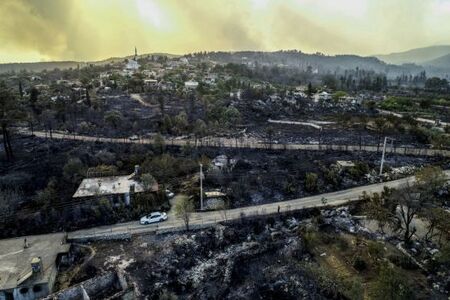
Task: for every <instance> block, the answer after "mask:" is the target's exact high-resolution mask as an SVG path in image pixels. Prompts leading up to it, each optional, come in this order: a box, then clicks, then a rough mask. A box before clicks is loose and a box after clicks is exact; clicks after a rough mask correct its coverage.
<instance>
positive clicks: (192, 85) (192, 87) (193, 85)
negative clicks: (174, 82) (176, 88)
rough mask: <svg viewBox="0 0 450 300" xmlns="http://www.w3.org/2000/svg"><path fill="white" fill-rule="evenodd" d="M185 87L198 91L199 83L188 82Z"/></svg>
mask: <svg viewBox="0 0 450 300" xmlns="http://www.w3.org/2000/svg"><path fill="white" fill-rule="evenodd" d="M184 87H185V88H188V89H196V88H197V87H198V82H197V81H192V80H189V81H186V82H185V83H184Z"/></svg>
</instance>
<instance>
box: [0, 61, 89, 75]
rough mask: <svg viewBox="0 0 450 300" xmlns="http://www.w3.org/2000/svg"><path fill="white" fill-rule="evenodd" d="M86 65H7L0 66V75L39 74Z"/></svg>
mask: <svg viewBox="0 0 450 300" xmlns="http://www.w3.org/2000/svg"><path fill="white" fill-rule="evenodd" d="M78 65H80V67H82V66H84V65H86V63H82V62H76V61H51V62H34V63H7V64H0V73H6V72H20V71H22V70H27V71H31V72H41V71H43V70H53V69H55V68H58V69H70V68H77V67H78Z"/></svg>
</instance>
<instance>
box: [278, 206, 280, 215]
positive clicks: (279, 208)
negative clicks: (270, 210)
mask: <svg viewBox="0 0 450 300" xmlns="http://www.w3.org/2000/svg"><path fill="white" fill-rule="evenodd" d="M278 213H280V206H279V205H278Z"/></svg>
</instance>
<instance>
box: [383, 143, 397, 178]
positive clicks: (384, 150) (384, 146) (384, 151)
mask: <svg viewBox="0 0 450 300" xmlns="http://www.w3.org/2000/svg"><path fill="white" fill-rule="evenodd" d="M388 139H390V140H391V147H393V144H394V139H392V138H388V137H387V136H385V137H384V143H383V154H382V155H381V164H380V176H381V175H383V165H384V156H385V154H386V143H387V140H388Z"/></svg>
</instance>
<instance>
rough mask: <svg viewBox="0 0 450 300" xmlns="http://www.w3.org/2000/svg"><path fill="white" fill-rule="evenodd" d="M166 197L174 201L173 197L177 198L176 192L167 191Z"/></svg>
mask: <svg viewBox="0 0 450 300" xmlns="http://www.w3.org/2000/svg"><path fill="white" fill-rule="evenodd" d="M166 196H167V198H169V199H172V198H173V197H175V194H174V192H171V191H170V190H166Z"/></svg>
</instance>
